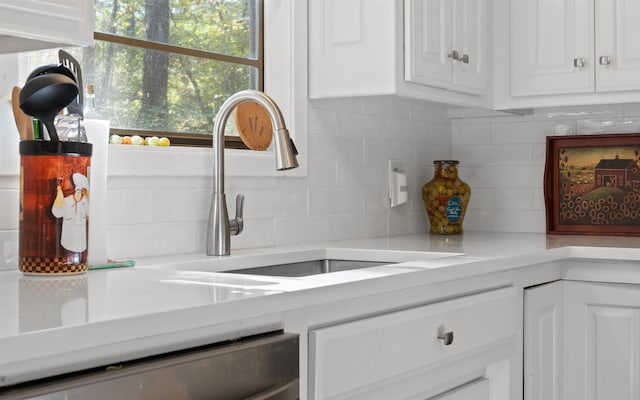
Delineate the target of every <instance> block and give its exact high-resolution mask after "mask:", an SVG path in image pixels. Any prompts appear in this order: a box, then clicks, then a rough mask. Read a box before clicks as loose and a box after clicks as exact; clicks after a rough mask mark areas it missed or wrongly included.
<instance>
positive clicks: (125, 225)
mask: <svg viewBox="0 0 640 400" xmlns="http://www.w3.org/2000/svg"><path fill="white" fill-rule="evenodd" d="M5 86H7V85H5ZM8 86H12V84H11V85H8ZM2 93H8V91H7V90H6V88H3V91H2ZM7 107H8V106H7V104H6V103H4V102H3V103H2V104H1V105H0V113H1V114H0V117H1V121H2V125H3V126H6V127H7V128H6V129H5V131H4V132H3V136H2V146H0V200H1V202H2V205H3V207H1V208H0V241H1V242H2V247H3V250H4V251H3V253H2V254H0V257H1V258H0V270H1V269H3V268H4V269H7V268H15V266H16V265H17V229H18V177H17V171H18V163H19V158H18V156H17V140H18V139H17V136H18V135H17V133H16V132H15V127H14V124H13V120H12V118H11V114H10V113H9V112H8V109H7ZM308 125H309V132H308V134H309V138H308V139H309V149H310V150H309V154H302V155H301V157H307V160H308V163H309V164H308V165H309V173H308V176H307V177H305V178H294V177H282V178H281V177H278V178H265V177H261V178H247V177H227V179H226V189H227V190H226V192H227V196H228V203H229V212H230V214H233V213H234V210H235V207H234V204H235V202H234V198H235V195H236V194H237V193H243V194H244V195H245V196H246V202H245V210H244V211H245V229H244V231H243V232H242V234H241V235H239V236H233V237H232V239H231V242H232V248H233V249H240V248H248V247H263V246H273V245H283V244H292V243H300V242H310V241H317V240H330V239H352V238H363V237H372V236H387V235H401V234H410V233H418V232H424V231H426V229H427V226H428V222H427V219H426V216H425V213H424V210H423V206H422V201H421V197H420V188H421V186H422V185H423V184H424V183H425V182H426V181H428V180H429V179H430V178H431V176H432V174H433V167H432V160H434V159H442V158H449V156H450V155H451V140H450V138H451V124H450V122H449V120H448V119H447V116H446V110H445V109H444V108H440V107H437V106H434V105H429V104H425V103H422V102H416V101H409V100H402V99H392V98H352V99H339V100H323V101H313V102H311V103H310V105H309V123H308ZM389 159H399V160H402V162H403V167H404V169H405V170H406V171H407V172H408V174H409V191H410V202H409V203H408V204H406V205H403V206H400V207H397V208H393V209H391V208H390V207H389V203H388V198H387V196H388V193H387V192H388V183H387V179H388V160H389ZM164 167H166V166H164ZM209 174H210V172H209V171H208V169H207V171H204V170H203V171H202V173H198V174H195V175H194V176H177V177H164V176H156V177H147V176H139V177H131V176H110V177H109V178H108V184H107V185H108V196H107V197H108V221H109V223H108V227H107V240H108V248H109V252H108V254H109V257H111V258H115V259H123V258H139V257H145V256H157V255H164V254H179V253H192V252H201V251H204V243H205V227H206V223H207V213H208V209H209V201H210V196H211V181H212V179H211V176H210V175H209Z"/></svg>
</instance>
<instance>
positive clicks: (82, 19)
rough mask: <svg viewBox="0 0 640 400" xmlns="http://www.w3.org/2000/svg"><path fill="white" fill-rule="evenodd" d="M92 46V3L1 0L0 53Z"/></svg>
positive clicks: (85, 1) (58, 0) (63, 0)
mask: <svg viewBox="0 0 640 400" xmlns="http://www.w3.org/2000/svg"><path fill="white" fill-rule="evenodd" d="M92 43H93V1H88V0H3V1H2V2H1V3H0V53H9V52H17V51H26V50H35V49H42V48H52V47H59V46H65V45H90V44H92Z"/></svg>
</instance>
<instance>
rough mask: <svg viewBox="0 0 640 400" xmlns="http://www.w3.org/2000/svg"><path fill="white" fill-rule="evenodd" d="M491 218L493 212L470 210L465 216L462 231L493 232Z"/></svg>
mask: <svg viewBox="0 0 640 400" xmlns="http://www.w3.org/2000/svg"><path fill="white" fill-rule="evenodd" d="M472 196H473V194H472ZM491 217H492V211H491V210H475V209H468V210H467V213H466V214H465V216H464V221H463V223H462V229H464V230H465V231H476V232H478V231H482V232H492V231H494V229H493V226H492V223H491Z"/></svg>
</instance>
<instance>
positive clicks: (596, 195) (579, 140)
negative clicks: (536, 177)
mask: <svg viewBox="0 0 640 400" xmlns="http://www.w3.org/2000/svg"><path fill="white" fill-rule="evenodd" d="M544 197H545V206H546V211H547V233H552V234H574V235H582V234H593V235H620V236H622V235H624V236H640V133H631V134H608V135H576V136H547V158H546V164H545V173H544Z"/></svg>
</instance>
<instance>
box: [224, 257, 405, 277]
mask: <svg viewBox="0 0 640 400" xmlns="http://www.w3.org/2000/svg"><path fill="white" fill-rule="evenodd" d="M388 264H393V263H391V262H381V261H361V260H331V259H322V260H311V261H301V262H295V263H290V264H276V265H267V266H261V267H253V268H245V269H236V270H230V271H223V272H228V273H233V274H248V275H268V276H287V277H295V276H309V275H318V274H326V273H330V272H339V271H348V270H352V269H360V268H369V267H377V266H380V265H388Z"/></svg>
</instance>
